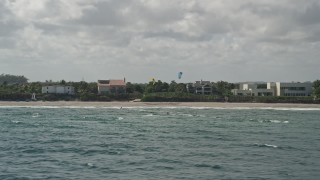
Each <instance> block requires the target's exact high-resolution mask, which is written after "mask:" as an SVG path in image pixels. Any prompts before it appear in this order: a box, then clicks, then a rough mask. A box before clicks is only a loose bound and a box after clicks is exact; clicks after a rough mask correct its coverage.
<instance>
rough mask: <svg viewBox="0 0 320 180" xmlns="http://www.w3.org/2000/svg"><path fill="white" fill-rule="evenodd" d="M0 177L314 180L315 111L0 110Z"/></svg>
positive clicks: (318, 171) (318, 121) (318, 124)
mask: <svg viewBox="0 0 320 180" xmlns="http://www.w3.org/2000/svg"><path fill="white" fill-rule="evenodd" d="M0 179H2V180H3V179H5V180H6V179H8V180H9V179H130V180H143V179H190V180H201V179H299V180H300V179H320V109H316V108H313V109H297V108H287V109H285V108H261V109H259V108H230V109H228V108H205V107H204V108H190V107H189V108H188V107H132V108H120V107H113V108H97V107H4V106H2V107H0Z"/></svg>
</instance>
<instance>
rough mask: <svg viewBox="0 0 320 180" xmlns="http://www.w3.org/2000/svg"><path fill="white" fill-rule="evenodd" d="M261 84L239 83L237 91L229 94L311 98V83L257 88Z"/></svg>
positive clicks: (268, 84)
mask: <svg viewBox="0 0 320 180" xmlns="http://www.w3.org/2000/svg"><path fill="white" fill-rule="evenodd" d="M259 85H262V83H240V84H239V89H233V90H232V91H231V92H232V93H233V94H234V95H238V96H311V93H312V83H311V82H304V83H299V82H291V83H285V82H268V83H266V86H264V85H265V84H263V86H264V87H265V88H259Z"/></svg>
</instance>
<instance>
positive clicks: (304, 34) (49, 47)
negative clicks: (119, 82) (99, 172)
mask: <svg viewBox="0 0 320 180" xmlns="http://www.w3.org/2000/svg"><path fill="white" fill-rule="evenodd" d="M178 72H183V75H182V79H180V80H179V79H178V78H177V74H178ZM2 73H3V74H14V75H24V76H25V77H27V78H28V79H29V81H31V82H33V81H45V80H53V81H60V80H62V79H64V80H66V81H81V80H85V81H88V82H95V81H97V80H98V79H122V78H124V77H125V78H126V80H127V81H130V82H136V83H145V82H148V81H149V80H150V78H152V77H153V78H155V79H157V80H162V81H166V82H170V81H171V80H175V81H177V82H192V81H195V80H201V79H202V80H209V81H220V80H223V81H228V82H244V81H283V82H291V81H301V82H302V81H314V80H316V79H320V1H319V0H304V1H302V0H32V1H31V0H0V74H2Z"/></svg>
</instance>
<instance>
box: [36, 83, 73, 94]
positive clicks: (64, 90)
mask: <svg viewBox="0 0 320 180" xmlns="http://www.w3.org/2000/svg"><path fill="white" fill-rule="evenodd" d="M42 94H70V95H73V94H74V87H73V86H60V85H54V86H42Z"/></svg>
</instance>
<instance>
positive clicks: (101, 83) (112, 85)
mask: <svg viewBox="0 0 320 180" xmlns="http://www.w3.org/2000/svg"><path fill="white" fill-rule="evenodd" d="M98 93H99V94H108V93H126V80H125V78H124V79H123V80H122V79H110V80H98Z"/></svg>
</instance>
